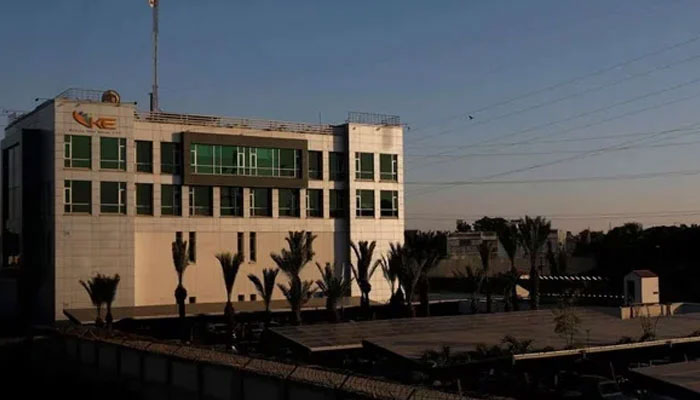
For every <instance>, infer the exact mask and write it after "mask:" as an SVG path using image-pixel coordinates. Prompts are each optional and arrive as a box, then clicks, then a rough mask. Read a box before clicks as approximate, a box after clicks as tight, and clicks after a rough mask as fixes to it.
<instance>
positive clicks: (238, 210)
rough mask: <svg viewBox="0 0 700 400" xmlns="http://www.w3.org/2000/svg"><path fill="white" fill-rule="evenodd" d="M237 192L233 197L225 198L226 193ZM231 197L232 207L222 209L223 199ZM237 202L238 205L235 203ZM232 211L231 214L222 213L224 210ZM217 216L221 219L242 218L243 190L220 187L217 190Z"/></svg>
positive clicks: (240, 188)
mask: <svg viewBox="0 0 700 400" xmlns="http://www.w3.org/2000/svg"><path fill="white" fill-rule="evenodd" d="M234 191H235V192H237V194H234V195H233V197H231V196H230V195H229V196H227V195H226V192H234ZM227 197H231V198H232V199H234V200H233V203H234V205H233V206H231V207H228V206H227V207H224V198H227ZM237 202H238V205H236V204H235V203H237ZM229 209H230V210H232V211H231V212H228V211H227V212H224V210H229ZM219 214H220V215H221V216H222V217H242V216H243V188H242V187H237V186H221V187H220V188H219Z"/></svg>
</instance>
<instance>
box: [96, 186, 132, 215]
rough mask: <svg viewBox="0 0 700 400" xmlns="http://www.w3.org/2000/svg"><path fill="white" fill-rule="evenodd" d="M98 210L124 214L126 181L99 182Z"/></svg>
mask: <svg viewBox="0 0 700 400" xmlns="http://www.w3.org/2000/svg"><path fill="white" fill-rule="evenodd" d="M100 212H102V213H106V214H126V182H100Z"/></svg>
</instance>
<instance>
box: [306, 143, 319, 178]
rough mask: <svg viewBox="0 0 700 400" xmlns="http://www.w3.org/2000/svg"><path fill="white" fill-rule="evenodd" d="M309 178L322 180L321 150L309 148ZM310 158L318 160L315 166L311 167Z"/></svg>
mask: <svg viewBox="0 0 700 400" xmlns="http://www.w3.org/2000/svg"><path fill="white" fill-rule="evenodd" d="M308 154H309V163H308V164H309V179H310V180H315V181H322V180H323V151H318V150H309V151H308ZM312 160H316V161H317V162H318V166H317V168H313V169H312V168H311V164H312Z"/></svg>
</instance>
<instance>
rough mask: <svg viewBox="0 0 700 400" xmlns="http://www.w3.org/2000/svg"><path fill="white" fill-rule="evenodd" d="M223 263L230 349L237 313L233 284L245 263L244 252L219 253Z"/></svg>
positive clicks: (219, 258) (218, 257)
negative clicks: (233, 300) (233, 297)
mask: <svg viewBox="0 0 700 400" xmlns="http://www.w3.org/2000/svg"><path fill="white" fill-rule="evenodd" d="M215 257H216V259H217V260H219V264H221V272H222V273H223V275H224V285H225V286H226V306H225V307H224V319H225V320H226V348H227V349H230V348H231V346H232V345H233V343H232V340H233V323H234V321H233V318H234V315H235V310H234V309H233V304H232V303H231V293H232V292H233V285H234V284H235V283H236V276H237V275H238V270H239V269H240V268H241V264H242V263H243V254H241V253H240V252H238V253H236V255H235V256H234V255H233V254H231V253H229V252H225V253H219V254H217V255H216V256H215Z"/></svg>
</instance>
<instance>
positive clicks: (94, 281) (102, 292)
mask: <svg viewBox="0 0 700 400" xmlns="http://www.w3.org/2000/svg"><path fill="white" fill-rule="evenodd" d="M119 281H120V277H119V274H116V275H114V276H113V277H111V276H107V275H102V274H97V275H95V276H94V277H92V278H90V279H89V280H88V281H87V282H85V281H79V282H80V284H81V285H82V286H83V287H84V288H85V291H86V292H87V293H88V296H90V301H91V302H92V304H93V305H94V306H95V308H96V310H97V318H96V319H95V325H97V326H102V317H101V315H100V314H101V311H102V304H106V305H107V315H106V316H105V321H106V323H107V329H111V328H112V321H113V318H112V303H113V302H114V298H115V297H116V295H117V286H119Z"/></svg>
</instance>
